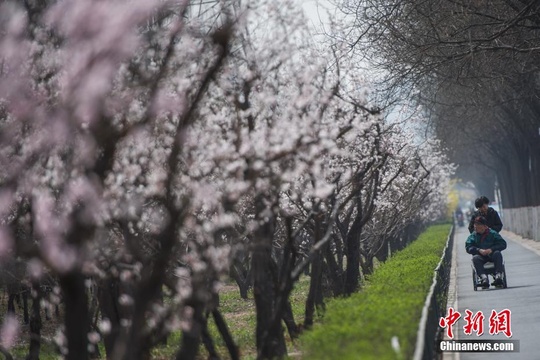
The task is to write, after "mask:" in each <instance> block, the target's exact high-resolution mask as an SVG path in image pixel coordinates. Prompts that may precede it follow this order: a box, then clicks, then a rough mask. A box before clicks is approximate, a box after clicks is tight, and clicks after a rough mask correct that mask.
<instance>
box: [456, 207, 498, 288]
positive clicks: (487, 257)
mask: <svg viewBox="0 0 540 360" xmlns="http://www.w3.org/2000/svg"><path fill="white" fill-rule="evenodd" d="M504 249H506V241H505V240H504V239H503V238H502V236H501V235H500V234H499V233H498V232H496V231H494V230H493V229H490V228H489V227H488V225H487V219H486V218H485V217H483V216H478V217H476V219H474V233H472V234H471V235H469V237H468V238H467V241H466V242H465V250H466V251H467V252H468V253H469V254H471V255H473V258H472V262H473V266H474V269H475V270H476V274H478V276H480V278H481V279H482V282H481V284H480V286H482V288H484V289H487V288H489V280H488V277H487V275H486V273H485V271H484V264H485V263H486V262H488V261H492V262H493V263H494V264H495V281H494V282H493V283H492V284H491V285H493V286H500V285H502V284H503V279H502V276H503V257H502V254H501V251H503V250H504Z"/></svg>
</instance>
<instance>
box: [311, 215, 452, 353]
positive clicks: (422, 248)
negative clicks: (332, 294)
mask: <svg viewBox="0 0 540 360" xmlns="http://www.w3.org/2000/svg"><path fill="white" fill-rule="evenodd" d="M449 232H450V224H443V225H434V226H431V227H429V228H428V229H427V230H426V231H425V232H423V233H422V234H421V235H420V236H419V237H418V239H417V240H415V241H413V242H412V243H411V244H410V245H409V246H408V247H406V248H405V249H403V250H402V251H399V252H397V253H396V254H394V255H393V256H392V257H391V258H390V259H388V260H387V261H386V262H385V263H383V264H381V265H380V266H379V267H378V268H377V269H376V270H375V271H374V273H373V274H372V276H370V277H369V278H368V279H367V281H366V286H365V287H364V288H363V289H362V291H360V292H358V293H357V294H354V295H352V296H350V297H348V298H339V299H333V300H331V301H329V303H328V306H327V312H326V314H325V316H324V319H323V321H322V323H320V324H318V325H316V326H315V327H314V329H313V330H312V331H309V332H306V333H305V334H304V335H303V336H302V338H301V344H302V352H303V355H304V356H303V358H305V359H409V358H412V356H413V353H414V346H415V343H416V333H417V330H418V324H419V321H420V317H421V314H422V308H423V306H424V302H425V299H426V296H427V294H428V292H429V288H430V286H431V282H432V279H433V271H434V270H435V268H436V266H437V264H438V263H439V260H440V258H441V255H442V252H443V250H444V247H445V244H446V240H447V237H448V233H449ZM393 337H397V339H398V342H399V350H396V349H395V348H394V347H393V346H392V345H391V341H392V338H393Z"/></svg>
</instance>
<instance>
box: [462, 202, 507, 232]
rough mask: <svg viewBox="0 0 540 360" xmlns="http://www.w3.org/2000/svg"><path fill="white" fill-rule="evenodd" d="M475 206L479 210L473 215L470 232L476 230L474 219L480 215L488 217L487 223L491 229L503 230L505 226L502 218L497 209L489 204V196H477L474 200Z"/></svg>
mask: <svg viewBox="0 0 540 360" xmlns="http://www.w3.org/2000/svg"><path fill="white" fill-rule="evenodd" d="M474 206H475V207H476V209H477V210H476V211H475V212H474V214H473V215H472V217H471V221H470V222H469V233H472V232H473V231H474V219H476V218H477V217H478V216H482V217H484V218H486V220H487V225H488V227H489V228H490V229H492V230H495V231H496V232H501V230H502V227H503V224H502V221H501V218H500V217H499V213H498V212H497V210H495V209H494V208H492V207H490V206H489V199H488V198H487V197H485V196H480V197H479V198H477V199H476V200H475V201H474Z"/></svg>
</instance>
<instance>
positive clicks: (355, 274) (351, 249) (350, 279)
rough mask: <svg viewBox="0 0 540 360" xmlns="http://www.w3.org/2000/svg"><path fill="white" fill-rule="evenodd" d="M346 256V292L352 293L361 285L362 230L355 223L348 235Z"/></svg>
mask: <svg viewBox="0 0 540 360" xmlns="http://www.w3.org/2000/svg"><path fill="white" fill-rule="evenodd" d="M346 256H347V267H346V270H345V294H346V295H351V294H353V293H355V292H356V291H357V290H358V287H359V286H360V231H359V230H357V229H356V227H355V226H354V225H353V227H352V229H351V231H350V232H349V234H348V235H347V249H346Z"/></svg>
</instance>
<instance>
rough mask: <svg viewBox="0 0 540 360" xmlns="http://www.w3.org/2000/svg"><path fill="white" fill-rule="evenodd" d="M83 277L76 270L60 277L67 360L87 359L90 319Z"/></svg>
mask: <svg viewBox="0 0 540 360" xmlns="http://www.w3.org/2000/svg"><path fill="white" fill-rule="evenodd" d="M84 280H85V279H84V276H83V275H82V273H80V272H79V271H77V270H73V271H71V272H69V273H67V274H64V275H62V276H60V286H61V288H62V293H63V295H64V304H65V313H64V314H65V315H64V316H65V321H64V325H65V335H66V338H67V343H68V354H67V356H66V359H67V360H85V359H88V332H89V330H90V319H89V312H88V298H87V296H86V287H85V285H84Z"/></svg>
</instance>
